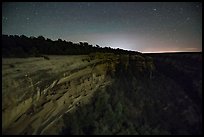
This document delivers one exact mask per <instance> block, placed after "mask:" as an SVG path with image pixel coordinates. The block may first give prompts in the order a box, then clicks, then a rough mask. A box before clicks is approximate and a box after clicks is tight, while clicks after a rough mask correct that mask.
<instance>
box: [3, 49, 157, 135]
mask: <svg viewBox="0 0 204 137" xmlns="http://www.w3.org/2000/svg"><path fill="white" fill-rule="evenodd" d="M51 60H52V59H51ZM51 60H50V61H51ZM89 60H91V62H90V63H89V64H87V66H85V67H84V66H83V67H81V68H80V67H78V68H75V69H73V70H72V71H69V70H67V71H65V72H64V73H63V75H62V77H61V78H58V79H55V80H53V81H52V82H51V83H50V84H49V86H48V87H46V88H44V89H41V88H39V87H35V84H34V85H33V89H34V90H33V92H34V93H32V94H33V95H32V96H31V95H30V96H29V97H27V98H26V99H25V100H23V101H21V103H19V104H18V105H14V106H10V107H4V106H3V107H2V108H4V110H2V130H3V134H43V132H44V130H45V129H46V128H48V126H49V125H50V124H51V123H53V122H54V121H55V120H56V119H58V118H59V117H61V116H62V115H63V114H64V113H65V112H69V111H72V110H74V109H76V108H77V107H78V106H79V105H83V104H85V103H87V102H88V101H89V99H90V98H91V96H92V95H93V93H94V91H96V89H97V88H101V87H103V86H106V85H108V84H111V81H112V80H114V75H115V71H116V69H117V67H118V65H121V64H122V66H124V67H125V69H128V67H130V65H131V68H134V69H135V71H143V70H144V69H146V68H147V67H148V65H146V64H147V61H145V58H144V57H142V56H139V55H132V56H129V55H121V56H117V55H114V54H107V55H106V54H99V53H97V54H92V55H91V56H89ZM151 63H153V62H151ZM149 66H151V65H149ZM4 104H6V103H4Z"/></svg>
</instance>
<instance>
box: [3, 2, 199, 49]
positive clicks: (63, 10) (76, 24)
mask: <svg viewBox="0 0 204 137" xmlns="http://www.w3.org/2000/svg"><path fill="white" fill-rule="evenodd" d="M2 33H3V34H9V35H16V34H17V35H26V36H28V37H30V36H39V35H42V36H44V37H45V38H51V39H53V40H56V39H58V38H61V39H63V40H67V41H72V42H80V41H87V42H88V43H90V44H93V45H96V44H98V45H100V46H103V47H104V46H110V47H113V48H118V47H119V48H123V49H128V50H136V51H140V52H162V51H202V4H201V3H193V2H187V3H185V2H169V3H166V2H163V3H161V2H160V3H156V2H150V3H148V2H143V3H141V2H134V3H133V2H129V3H128V2H95V3H93V2H84V3H83V2H76V3H74V2H67V3H65V2H59V3H58V2H47V3H46V2H39V3H38V2H17V3H15V2H10V3H3V5H2Z"/></svg>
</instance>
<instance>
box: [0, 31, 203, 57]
mask: <svg viewBox="0 0 204 137" xmlns="http://www.w3.org/2000/svg"><path fill="white" fill-rule="evenodd" d="M2 35H8V36H15V35H17V36H19V37H20V36H26V37H28V38H31V37H35V38H38V37H39V36H43V35H38V36H27V35H25V34H2ZM43 37H44V38H45V39H50V40H52V41H57V40H58V39H61V38H57V39H55V40H54V39H52V38H48V37H46V36H43ZM61 40H63V41H66V42H72V41H69V40H66V39H61ZM80 42H87V43H90V42H88V41H78V42H73V43H76V44H77V43H80ZM90 44H91V43H90ZM96 45H98V44H95V46H96ZM93 46H94V45H93ZM99 47H102V48H105V47H107V46H100V45H99ZM109 47H111V46H109ZM111 48H112V49H122V50H126V51H133V52H140V53H142V54H150V53H152V54H153V53H198V52H199V53H200V52H201V53H202V51H153V52H151V51H144V52H142V51H139V50H131V49H124V48H121V47H111Z"/></svg>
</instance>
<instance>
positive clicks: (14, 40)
mask: <svg viewBox="0 0 204 137" xmlns="http://www.w3.org/2000/svg"><path fill="white" fill-rule="evenodd" d="M93 52H104V53H116V54H136V53H139V52H136V51H128V50H123V49H119V48H118V49H113V48H111V47H100V46H99V45H95V46H93V45H91V44H89V43H87V42H79V43H73V42H71V41H65V40H62V39H58V40H55V41H53V40H51V39H49V38H44V37H43V36H38V37H33V36H31V37H27V36H25V35H21V36H18V35H2V57H33V56H34V57H38V56H41V55H43V54H45V55H84V54H90V53H93Z"/></svg>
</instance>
